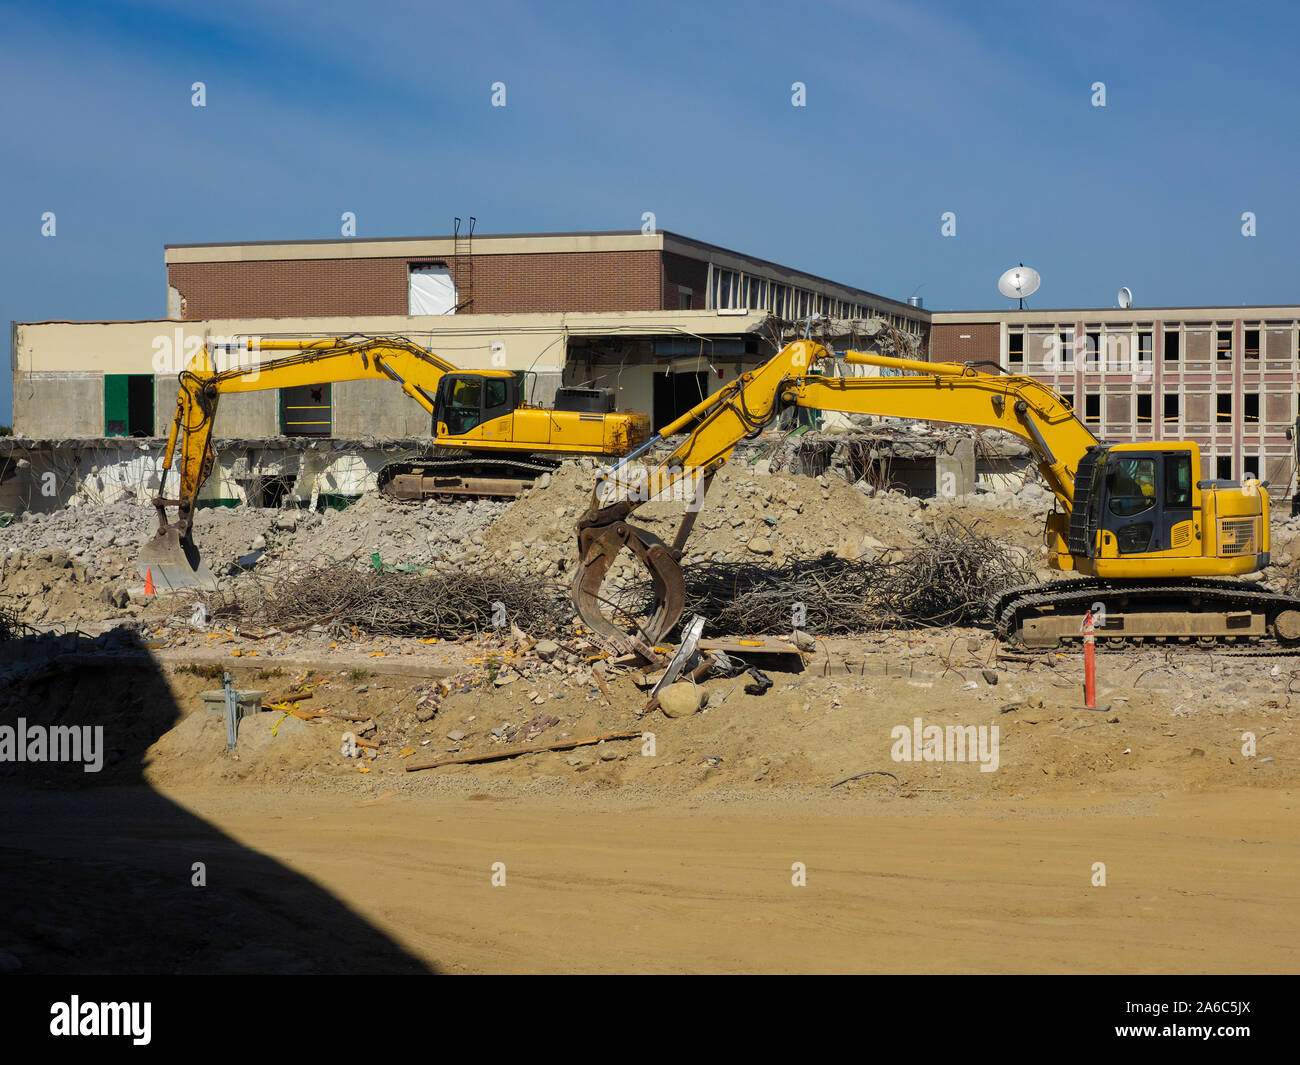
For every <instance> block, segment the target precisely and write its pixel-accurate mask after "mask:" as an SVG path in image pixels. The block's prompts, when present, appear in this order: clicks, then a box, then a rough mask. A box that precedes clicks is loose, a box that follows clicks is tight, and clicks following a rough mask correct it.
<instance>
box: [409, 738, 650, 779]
mask: <svg viewBox="0 0 1300 1065" xmlns="http://www.w3.org/2000/svg"><path fill="white" fill-rule="evenodd" d="M641 736H642V732H641V731H640V730H637V731H636V732H606V733H605V734H604V735H602V736H587V737H585V738H583V739H580V740H562V741H560V742H559V743H535V744H533V745H532V746H530V747H512V748H511V749H509V750H506V751H489V752H486V753H483V754H461V755H457V756H456V757H454V758H439V759H438V760H437V761H433V762H417V763H416V764H415V765H408V766H407V767H406V771H407V772H408V773H414V772H417V771H418V770H421V769H437V768H438V767H439V766H444V765H468V764H470V763H473V762H499V761H502V760H503V759H506V758H518V757H519V756H520V755H523V754H543V753H545V752H546V751H567V750H570V749H572V748H574V747H590V746H591V745H592V744H593V743H601V742H602V741H604V740H639V739H640V738H641Z"/></svg>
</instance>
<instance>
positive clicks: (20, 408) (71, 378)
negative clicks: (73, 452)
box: [14, 370, 104, 436]
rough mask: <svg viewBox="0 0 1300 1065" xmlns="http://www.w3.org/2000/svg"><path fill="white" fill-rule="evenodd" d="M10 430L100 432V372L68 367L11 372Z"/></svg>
mask: <svg viewBox="0 0 1300 1065" xmlns="http://www.w3.org/2000/svg"><path fill="white" fill-rule="evenodd" d="M46 427H49V431H48V432H47V431H46ZM14 432H15V433H25V434H26V435H28V436H103V435H104V377H103V374H100V373H94V372H88V371H81V372H78V371H72V370H56V371H51V372H37V373H33V374H22V373H19V374H15V375H14Z"/></svg>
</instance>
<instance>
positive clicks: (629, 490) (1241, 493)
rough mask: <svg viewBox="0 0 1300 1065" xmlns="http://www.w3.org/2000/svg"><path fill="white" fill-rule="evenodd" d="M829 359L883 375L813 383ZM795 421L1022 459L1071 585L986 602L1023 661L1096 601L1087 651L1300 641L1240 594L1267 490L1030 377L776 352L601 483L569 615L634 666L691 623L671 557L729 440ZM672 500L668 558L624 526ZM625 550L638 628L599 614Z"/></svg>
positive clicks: (1257, 592) (790, 349)
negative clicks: (647, 650)
mask: <svg viewBox="0 0 1300 1065" xmlns="http://www.w3.org/2000/svg"><path fill="white" fill-rule="evenodd" d="M837 360H842V361H843V362H844V363H846V364H849V365H865V366H874V367H879V368H880V369H881V370H885V371H892V374H891V375H889V376H883V375H882V376H867V377H864V376H841V375H836V374H833V373H827V372H825V371H826V370H830V369H832V368H833V367H834V363H835V362H836V361H837ZM790 408H807V409H810V410H815V411H841V412H845V413H851V414H870V415H880V416H884V417H893V418H910V419H917V420H924V421H930V422H941V423H948V424H954V425H964V426H975V427H981V428H989V429H1003V430H1005V431H1007V432H1009V433H1011V434H1013V435H1015V436H1017V437H1019V438H1020V439H1021V440H1023V441H1024V442H1025V443H1026V444H1027V445H1028V446H1029V448H1030V450H1031V452H1032V453H1033V456H1034V458H1035V460H1036V463H1037V468H1038V471H1039V473H1040V474H1041V475H1042V477H1043V479H1044V481H1046V483H1047V486H1048V488H1050V489H1051V491H1052V493H1053V494H1054V495H1055V496H1056V507H1055V508H1054V510H1053V511H1052V513H1051V514H1049V515H1048V517H1047V521H1046V524H1045V528H1044V543H1045V546H1046V553H1047V560H1048V564H1049V566H1050V567H1051V568H1053V569H1055V570H1059V571H1061V572H1062V573H1065V574H1070V575H1072V577H1071V578H1070V579H1062V580H1056V581H1050V582H1046V583H1043V584H1036V585H1031V586H1025V587H1018V588H1009V589H1007V590H1006V591H1005V592H1003V593H1002V594H1001V595H999V596H997V597H996V598H995V599H994V600H993V602H991V603H990V607H989V612H990V613H989V620H990V622H991V623H992V624H993V626H994V627H995V629H996V631H997V632H998V633H999V635H1000V636H1001V637H1003V638H1005V639H1007V640H1009V641H1011V642H1013V643H1017V644H1019V645H1021V646H1024V647H1027V648H1031V649H1032V648H1046V647H1055V646H1058V645H1059V644H1061V643H1062V642H1069V641H1071V640H1077V639H1079V637H1080V620H1081V618H1082V617H1083V615H1084V613H1085V611H1086V610H1088V609H1090V608H1091V607H1092V606H1093V604H1094V603H1097V602H1099V601H1100V602H1102V603H1103V604H1104V606H1105V622H1104V625H1102V626H1100V627H1099V628H1098V632H1097V636H1098V639H1099V640H1105V641H1109V642H1112V643H1115V644H1123V643H1128V642H1172V643H1195V644H1199V645H1215V644H1218V643H1222V642H1227V643H1246V644H1257V643H1275V644H1280V645H1284V646H1285V645H1294V644H1296V643H1297V642H1300V600H1295V599H1292V598H1289V597H1287V596H1282V595H1277V594H1275V593H1273V592H1270V591H1269V590H1267V589H1265V588H1263V587H1262V586H1260V585H1258V584H1255V583H1251V582H1249V581H1244V580H1241V579H1239V578H1241V577H1242V576H1244V575H1246V574H1254V573H1258V572H1260V571H1262V570H1263V569H1264V568H1265V567H1267V566H1268V564H1269V499H1268V492H1267V490H1266V485H1261V484H1257V483H1254V482H1250V481H1248V482H1246V483H1244V484H1238V483H1236V482H1231V481H1224V480H1215V479H1207V478H1206V477H1205V476H1204V472H1203V469H1202V464H1201V452H1200V448H1199V447H1198V446H1197V445H1196V444H1195V443H1194V442H1190V441H1180V442H1158V443H1148V442H1143V443H1129V444H1106V443H1103V442H1101V441H1099V440H1098V439H1097V438H1096V437H1095V436H1094V435H1093V434H1092V432H1090V431H1089V429H1088V428H1087V427H1086V426H1085V425H1084V424H1083V423H1082V422H1080V421H1079V419H1078V418H1077V417H1076V416H1075V414H1074V411H1073V410H1072V408H1071V406H1070V404H1068V403H1067V402H1066V401H1065V400H1064V399H1063V398H1062V397H1061V396H1060V395H1058V394H1057V393H1056V392H1054V391H1053V390H1052V389H1051V388H1049V387H1048V386H1046V385H1045V384H1042V383H1041V382H1039V381H1037V380H1035V379H1034V378H1032V377H1028V376H1022V375H1016V374H1008V373H1005V372H1003V371H1002V370H1001V368H1000V367H998V368H997V372H985V371H983V370H980V369H978V368H977V367H975V366H973V365H966V364H960V363H951V362H941V363H931V362H924V361H919V360H913V359H898V358H891V357H887V356H883V355H875V354H871V353H862V352H852V351H850V352H847V353H844V354H842V355H837V354H835V353H833V352H831V351H829V350H828V349H826V348H825V347H823V346H822V345H820V344H818V343H815V342H813V341H811V340H799V341H795V342H794V343H791V344H789V345H787V346H786V347H785V348H783V349H782V350H781V351H780V352H778V353H777V354H776V355H775V356H774V357H773V358H772V359H771V360H770V361H768V362H767V363H766V364H764V365H763V366H761V367H759V368H758V369H756V370H753V371H751V372H749V373H746V374H743V375H742V376H741V377H739V378H737V380H735V381H734V382H731V383H729V384H727V385H725V386H723V387H722V388H720V389H719V390H718V391H716V392H714V393H713V394H712V395H711V396H709V397H708V398H707V399H705V400H703V401H702V402H701V403H700V404H698V405H697V406H696V407H695V408H694V409H692V410H690V411H688V412H687V413H686V414H684V415H682V416H681V417H680V418H678V419H677V420H676V421H674V422H673V423H672V424H670V425H666V426H664V427H663V429H661V430H660V431H659V433H658V437H659V438H660V439H662V440H665V441H666V440H668V439H669V438H670V437H673V436H675V435H677V434H680V433H683V432H684V433H685V434H686V435H685V437H684V438H683V439H682V440H681V442H680V443H678V444H677V445H676V446H675V447H673V448H672V450H671V451H669V452H668V454H667V456H666V457H664V458H662V460H661V461H659V462H658V464H657V465H656V466H655V467H654V468H652V469H650V470H648V471H647V470H645V469H643V468H640V469H639V468H638V467H636V466H634V465H633V464H634V462H635V460H637V459H638V458H640V456H641V455H642V454H644V453H645V452H646V451H647V450H648V449H649V448H650V447H651V446H652V445H653V444H654V443H656V442H657V441H654V440H652V441H650V442H649V443H647V444H646V445H644V446H643V447H641V448H639V449H637V450H636V451H634V452H632V453H631V454H629V455H627V456H626V457H624V458H623V459H622V460H621V461H620V462H619V463H617V464H616V465H614V466H613V467H610V468H607V469H605V470H603V471H602V473H601V475H600V479H599V482H598V483H597V485H596V489H595V491H594V492H593V495H592V499H591V503H590V506H589V507H588V509H587V511H586V512H585V513H584V514H583V515H582V516H581V518H580V519H579V522H578V548H579V566H578V570H577V572H576V575H575V578H574V585H573V597H574V604H575V606H576V608H577V611H578V614H579V616H580V617H581V618H582V620H583V621H584V622H585V623H586V624H587V625H588V626H590V627H591V629H593V630H594V631H596V632H599V633H601V634H603V635H604V636H606V637H608V638H609V639H611V640H612V641H614V642H615V643H618V644H620V645H621V646H623V647H625V648H629V649H631V648H634V647H635V646H636V644H637V643H638V642H639V643H640V644H641V645H642V646H646V645H653V644H654V643H656V642H657V641H660V640H662V639H663V637H664V636H665V635H667V634H668V632H669V631H670V630H671V629H672V628H673V627H674V625H676V623H677V622H678V620H679V619H680V617H681V615H682V612H683V610H684V609H685V606H686V587H685V581H684V579H683V574H682V569H681V558H682V555H683V553H684V549H685V545H686V541H687V538H688V537H689V535H690V531H691V527H692V525H693V524H694V522H695V519H696V516H697V514H698V513H699V505H698V504H699V503H700V502H702V500H703V498H704V495H705V493H707V491H708V486H709V483H710V481H711V479H712V478H713V476H714V474H715V473H716V472H717V471H718V469H719V468H720V467H722V466H723V465H724V464H725V463H726V462H727V460H728V459H729V458H730V456H731V454H732V451H733V450H734V449H735V447H736V445H737V444H738V443H739V442H740V441H741V440H743V439H745V438H747V437H753V436H756V435H757V434H758V433H760V432H761V431H762V430H763V429H765V428H766V427H768V426H771V425H773V424H774V423H775V422H776V420H777V418H778V416H779V415H780V414H781V413H782V412H783V411H785V410H788V409H790ZM633 471H637V472H636V475H635V476H633ZM683 483H690V484H691V485H692V486H693V489H694V491H693V495H694V500H695V501H696V502H695V504H693V505H691V506H688V507H687V512H686V514H685V516H684V517H683V519H682V522H681V525H680V527H679V529H678V531H677V534H676V537H675V538H674V540H673V542H672V543H671V544H668V543H665V542H663V541H662V540H661V539H660V538H659V537H657V536H655V535H654V534H653V533H650V532H648V531H646V530H644V529H639V528H637V527H636V526H634V525H632V524H630V522H629V519H630V518H631V516H632V515H633V513H634V512H635V510H636V508H637V507H638V506H640V505H641V504H642V503H644V502H646V501H647V500H648V499H649V498H653V497H655V496H656V495H658V496H660V497H663V495H664V493H665V492H668V491H669V490H670V489H672V490H673V491H674V494H675V495H676V494H677V493H679V492H680V487H679V486H680V485H681V484H683ZM625 549H626V550H628V551H629V552H631V554H632V555H633V556H634V557H635V558H636V559H637V560H639V561H640V563H641V564H642V565H643V566H644V567H645V568H646V569H647V570H648V571H649V575H650V577H651V579H652V582H653V586H654V604H653V608H652V609H651V610H650V611H649V612H648V613H647V614H646V616H644V617H629V616H626V615H625V614H622V613H621V612H620V611H618V610H610V609H608V608H609V607H610V606H611V604H610V603H609V602H608V601H607V600H606V599H605V598H604V597H602V594H601V588H602V585H603V583H604V580H605V577H606V575H607V574H608V572H609V570H610V567H611V566H612V565H613V563H614V561H615V559H616V558H617V557H618V555H619V553H620V552H621V551H623V550H625ZM1234 578H1238V579H1234ZM629 637H631V638H632V639H631V640H629V639H628V638H629Z"/></svg>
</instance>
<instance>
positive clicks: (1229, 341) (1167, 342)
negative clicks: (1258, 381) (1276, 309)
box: [1007, 325, 1294, 372]
mask: <svg viewBox="0 0 1300 1065" xmlns="http://www.w3.org/2000/svg"><path fill="white" fill-rule="evenodd" d="M1235 332H1236V331H1235V330H1234V329H1232V328H1226V329H1213V330H1212V329H1210V328H1208V327H1205V326H1186V327H1182V328H1180V327H1179V326H1178V325H1167V326H1165V328H1164V332H1163V334H1162V338H1161V349H1162V350H1161V358H1162V359H1163V360H1164V361H1165V362H1166V363H1177V362H1180V361H1182V360H1184V359H1203V360H1206V361H1208V360H1210V359H1211V358H1213V359H1215V360H1217V361H1219V362H1231V361H1232V360H1233V358H1234V357H1235V355H1236V349H1235V346H1234V345H1235ZM1241 336H1242V343H1241V355H1242V357H1243V358H1244V359H1246V360H1255V361H1258V360H1259V358H1260V357H1261V355H1266V356H1267V357H1271V358H1290V357H1291V355H1292V352H1293V351H1294V329H1293V327H1291V326H1290V325H1277V326H1274V325H1267V326H1262V327H1254V326H1252V327H1250V328H1247V329H1243V330H1242V334H1241ZM1027 338H1033V339H1032V340H1028V341H1027ZM1154 340H1155V331H1154V329H1153V328H1151V327H1149V326H1148V327H1145V328H1144V327H1139V328H1138V330H1137V331H1136V333H1134V332H1132V331H1129V330H1124V331H1118V330H1117V331H1113V332H1105V333H1103V331H1102V330H1101V328H1100V327H1096V328H1090V329H1085V330H1084V334H1083V346H1082V348H1081V349H1077V350H1076V346H1075V331H1074V329H1073V328H1072V327H1071V328H1058V327H1056V326H1042V327H1038V326H1028V327H1026V328H1024V329H1021V328H1018V327H1013V328H1011V329H1009V330H1008V331H1007V362H1008V367H1009V368H1023V367H1024V365H1025V355H1026V350H1027V348H1026V344H1027V343H1029V346H1030V349H1032V348H1033V347H1034V346H1037V347H1039V348H1041V349H1042V350H1041V351H1038V352H1034V351H1032V350H1031V351H1030V355H1031V357H1032V358H1041V359H1042V360H1043V362H1044V364H1045V365H1047V366H1049V367H1051V366H1052V365H1053V364H1055V366H1056V367H1060V366H1062V365H1063V364H1065V363H1068V362H1070V361H1072V360H1073V359H1074V358H1075V357H1076V356H1079V357H1082V359H1083V360H1084V369H1102V368H1105V369H1107V370H1114V371H1116V372H1123V371H1124V370H1125V368H1126V365H1127V364H1128V363H1129V362H1130V361H1133V360H1136V361H1139V362H1143V363H1147V364H1150V363H1151V362H1153V361H1154V356H1155V345H1154ZM1193 349H1195V350H1193ZM1103 359H1104V363H1103V361H1102V360H1103Z"/></svg>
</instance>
